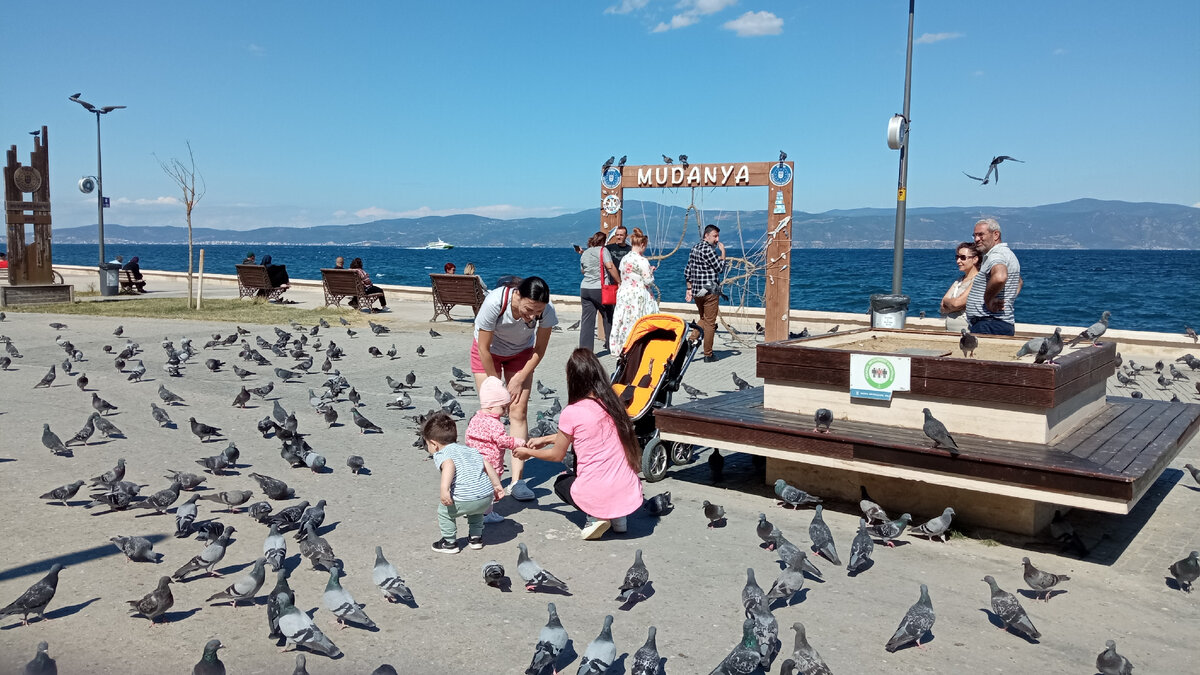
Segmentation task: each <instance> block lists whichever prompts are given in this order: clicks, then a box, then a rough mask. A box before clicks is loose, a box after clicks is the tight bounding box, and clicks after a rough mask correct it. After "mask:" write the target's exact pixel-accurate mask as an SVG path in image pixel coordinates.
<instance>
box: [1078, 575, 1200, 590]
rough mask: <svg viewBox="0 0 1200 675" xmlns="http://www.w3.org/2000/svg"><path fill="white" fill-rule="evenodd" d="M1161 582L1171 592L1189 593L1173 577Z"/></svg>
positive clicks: (1164, 578)
mask: <svg viewBox="0 0 1200 675" xmlns="http://www.w3.org/2000/svg"><path fill="white" fill-rule="evenodd" d="M1163 581H1165V582H1166V584H1167V588H1169V589H1171V590H1173V591H1183V592H1184V593H1190V592H1191V591H1184V590H1183V586H1180V585H1179V581H1178V580H1177V579H1176V578H1175V577H1163ZM1064 593H1065V591H1064Z"/></svg>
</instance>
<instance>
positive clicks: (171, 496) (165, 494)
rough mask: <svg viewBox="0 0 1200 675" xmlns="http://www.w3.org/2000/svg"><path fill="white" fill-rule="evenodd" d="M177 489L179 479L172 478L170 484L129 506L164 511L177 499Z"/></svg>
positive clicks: (178, 488) (178, 487)
mask: <svg viewBox="0 0 1200 675" xmlns="http://www.w3.org/2000/svg"><path fill="white" fill-rule="evenodd" d="M179 490H180V485H179V481H177V480H172V481H171V485H170V486H168V487H166V488H164V489H162V490H159V491H158V492H155V493H154V494H152V495H150V496H149V497H146V499H144V500H143V501H140V502H138V503H136V504H134V505H133V506H132V507H130V508H133V509H154V510H155V511H157V512H159V513H165V512H166V510H167V509H169V508H171V506H173V505H174V504H175V501H176V500H178V499H179Z"/></svg>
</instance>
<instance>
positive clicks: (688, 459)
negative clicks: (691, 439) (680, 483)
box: [670, 441, 695, 466]
mask: <svg viewBox="0 0 1200 675" xmlns="http://www.w3.org/2000/svg"><path fill="white" fill-rule="evenodd" d="M670 448H671V453H670V454H671V463H672V464H674V465H675V466H683V465H684V464H691V463H692V460H693V459H694V458H695V448H694V447H693V446H692V444H691V443H680V442H679V441H671V442H670Z"/></svg>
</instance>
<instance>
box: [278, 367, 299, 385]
mask: <svg viewBox="0 0 1200 675" xmlns="http://www.w3.org/2000/svg"><path fill="white" fill-rule="evenodd" d="M275 377H278V378H279V379H280V380H283V381H284V382H287V381H288V380H291V379H292V378H295V377H299V375H297V374H296V373H294V372H292V371H290V370H285V369H283V368H276V369H275Z"/></svg>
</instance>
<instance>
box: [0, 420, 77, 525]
mask: <svg viewBox="0 0 1200 675" xmlns="http://www.w3.org/2000/svg"><path fill="white" fill-rule="evenodd" d="M3 414H4V413H3V412H0V415H3ZM15 461H17V460H16V459H13V458H12V457H0V464H3V463H5V462H15ZM72 503H75V502H68V504H72ZM83 503H84V504H86V503H87V502H83Z"/></svg>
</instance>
